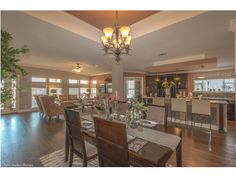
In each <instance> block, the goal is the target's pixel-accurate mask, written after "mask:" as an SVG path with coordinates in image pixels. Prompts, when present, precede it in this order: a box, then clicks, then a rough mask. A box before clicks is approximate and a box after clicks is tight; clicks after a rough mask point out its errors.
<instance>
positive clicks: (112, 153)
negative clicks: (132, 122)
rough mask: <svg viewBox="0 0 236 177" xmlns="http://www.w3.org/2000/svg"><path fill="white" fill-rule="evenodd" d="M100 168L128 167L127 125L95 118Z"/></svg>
mask: <svg viewBox="0 0 236 177" xmlns="http://www.w3.org/2000/svg"><path fill="white" fill-rule="evenodd" d="M94 124H95V134H96V143H97V150H98V159H99V166H101V167H128V166H129V156H128V143H127V133H126V125H125V124H122V123H119V122H112V121H109V120H105V119H101V118H97V117H94Z"/></svg>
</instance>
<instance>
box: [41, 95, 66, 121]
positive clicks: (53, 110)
mask: <svg viewBox="0 0 236 177" xmlns="http://www.w3.org/2000/svg"><path fill="white" fill-rule="evenodd" d="M39 101H40V103H41V105H42V109H43V113H44V117H48V118H49V119H51V118H52V117H53V116H56V117H58V118H59V115H63V114H64V107H63V106H62V105H58V104H56V103H55V96H40V97H39Z"/></svg>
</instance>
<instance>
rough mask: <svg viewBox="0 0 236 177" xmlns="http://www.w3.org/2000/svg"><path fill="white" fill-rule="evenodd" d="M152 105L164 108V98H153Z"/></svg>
mask: <svg viewBox="0 0 236 177" xmlns="http://www.w3.org/2000/svg"><path fill="white" fill-rule="evenodd" d="M152 104H154V105H159V106H165V98H164V97H154V98H153V99H152Z"/></svg>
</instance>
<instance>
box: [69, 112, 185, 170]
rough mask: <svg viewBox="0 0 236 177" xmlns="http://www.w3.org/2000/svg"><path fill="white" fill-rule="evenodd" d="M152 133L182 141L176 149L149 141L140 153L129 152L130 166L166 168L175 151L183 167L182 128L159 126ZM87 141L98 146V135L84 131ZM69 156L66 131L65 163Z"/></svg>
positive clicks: (178, 162) (177, 163) (178, 161)
mask: <svg viewBox="0 0 236 177" xmlns="http://www.w3.org/2000/svg"><path fill="white" fill-rule="evenodd" d="M87 117H88V116H85V117H83V116H81V119H84V120H88V118H87ZM91 120H92V117H90V118H89V121H91ZM142 128H144V129H145V130H148V129H146V128H147V127H139V130H138V131H140V132H141V131H142ZM150 129H151V131H152V133H153V134H155V133H162V134H163V133H164V134H166V135H167V136H169V135H175V136H177V137H180V141H179V142H178V144H177V146H176V147H175V149H173V148H170V147H167V146H165V145H162V144H159V143H156V142H152V141H147V143H146V144H145V145H144V146H143V147H142V148H141V149H140V150H139V151H138V152H135V151H132V150H128V152H129V160H130V164H131V165H133V166H140V167H165V166H166V162H167V161H168V160H169V158H170V157H171V155H172V154H173V152H174V151H176V165H177V167H182V140H181V136H182V130H181V129H180V128H173V127H167V126H163V125H157V126H156V127H153V128H150ZM82 132H83V134H84V136H85V139H86V140H87V141H89V142H90V143H92V144H94V145H96V140H95V138H96V135H95V132H94V131H91V130H89V129H83V130H82ZM68 156H69V138H68V132H67V130H66V134H65V161H68Z"/></svg>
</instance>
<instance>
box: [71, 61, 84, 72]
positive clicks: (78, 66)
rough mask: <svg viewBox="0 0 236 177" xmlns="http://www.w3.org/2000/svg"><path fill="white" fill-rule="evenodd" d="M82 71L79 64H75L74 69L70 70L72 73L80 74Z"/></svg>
mask: <svg viewBox="0 0 236 177" xmlns="http://www.w3.org/2000/svg"><path fill="white" fill-rule="evenodd" d="M81 70H82V67H81V65H80V64H79V63H77V64H76V67H75V68H74V69H72V71H74V72H77V73H80V72H81Z"/></svg>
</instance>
